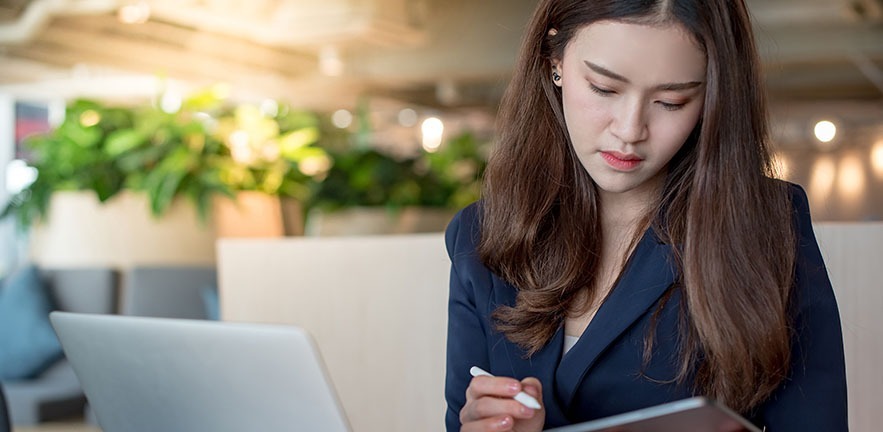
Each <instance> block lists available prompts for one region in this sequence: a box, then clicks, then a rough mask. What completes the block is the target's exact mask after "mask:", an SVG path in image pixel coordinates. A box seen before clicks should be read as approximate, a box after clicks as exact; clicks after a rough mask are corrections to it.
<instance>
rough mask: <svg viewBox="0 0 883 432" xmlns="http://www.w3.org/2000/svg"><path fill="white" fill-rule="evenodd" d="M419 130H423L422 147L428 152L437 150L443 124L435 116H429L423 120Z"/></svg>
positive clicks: (442, 132)
mask: <svg viewBox="0 0 883 432" xmlns="http://www.w3.org/2000/svg"><path fill="white" fill-rule="evenodd" d="M421 130H422V131H423V148H424V149H425V150H426V151H428V152H430V153H431V152H435V151H436V150H438V148H439V147H440V146H441V141H442V135H443V134H444V131H445V124H444V123H442V121H441V120H440V119H438V118H436V117H430V118H428V119H426V120H423V125H422V126H421Z"/></svg>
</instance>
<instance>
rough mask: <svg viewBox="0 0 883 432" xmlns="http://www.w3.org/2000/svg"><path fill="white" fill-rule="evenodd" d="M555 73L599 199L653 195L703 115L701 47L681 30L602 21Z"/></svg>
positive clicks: (585, 32) (578, 38) (575, 43)
mask: <svg viewBox="0 0 883 432" xmlns="http://www.w3.org/2000/svg"><path fill="white" fill-rule="evenodd" d="M553 68H554V70H555V71H557V72H558V73H559V74H560V75H561V79H560V80H559V81H555V84H556V85H558V86H559V87H561V91H562V97H563V105H564V106H563V110H564V118H565V121H566V122H567V130H568V133H569V134H570V139H571V142H572V143H573V147H574V150H575V151H576V154H577V157H578V158H579V160H580V162H581V163H582V165H583V167H585V169H586V171H587V172H588V173H589V176H591V177H592V179H593V180H594V181H595V183H596V184H597V185H598V187H599V188H600V190H601V193H602V196H604V195H607V194H623V193H629V194H637V195H636V196H641V195H643V194H644V193H651V192H652V191H654V190H655V188H656V187H657V186H658V185H659V184H661V181H662V180H663V178H664V176H665V172H666V170H665V168H666V166H667V165H668V163H669V161H671V159H672V157H673V156H674V155H675V153H677V152H678V150H680V148H681V146H683V145H684V141H686V139H687V137H688V136H689V135H690V132H691V131H692V130H693V127H694V126H696V123H697V122H698V119H699V116H700V113H701V112H702V106H703V104H704V99H705V69H706V59H705V53H704V52H703V51H702V49H701V48H700V47H699V46H698V45H697V44H696V43H695V42H694V41H693V39H692V38H691V37H690V36H689V35H688V33H687V32H686V30H684V29H683V28H682V27H681V26H679V25H666V26H661V27H657V26H648V25H638V24H627V23H623V22H617V21H602V22H597V23H594V24H590V25H588V26H586V27H584V28H583V29H581V30H580V31H579V32H577V33H576V35H575V36H574V37H573V39H572V40H571V41H570V42H569V43H568V45H567V47H566V48H565V50H564V55H563V58H562V59H560V60H558V61H555V62H554V63H553Z"/></svg>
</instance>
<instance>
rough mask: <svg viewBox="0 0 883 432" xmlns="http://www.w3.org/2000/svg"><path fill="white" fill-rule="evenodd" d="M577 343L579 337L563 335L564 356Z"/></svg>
mask: <svg viewBox="0 0 883 432" xmlns="http://www.w3.org/2000/svg"><path fill="white" fill-rule="evenodd" d="M577 341H579V336H568V335H564V354H567V352H568V351H570V349H571V348H573V346H574V345H576V343H577Z"/></svg>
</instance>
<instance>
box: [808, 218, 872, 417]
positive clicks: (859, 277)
mask: <svg viewBox="0 0 883 432" xmlns="http://www.w3.org/2000/svg"><path fill="white" fill-rule="evenodd" d="M815 232H816V237H817V239H818V241H819V246H820V247H821V250H822V256H823V257H824V258H825V264H826V265H827V266H828V275H829V276H830V277H831V283H832V284H833V285H834V292H835V294H836V295H837V302H838V305H839V306H840V319H841V321H842V326H843V345H844V347H845V350H846V375H847V381H848V384H849V426H850V430H851V431H853V432H872V431H878V430H880V428H881V426H880V425H881V424H883V410H881V409H880V407H881V401H883V369H881V366H880V365H883V223H859V224H856V223H817V224H815Z"/></svg>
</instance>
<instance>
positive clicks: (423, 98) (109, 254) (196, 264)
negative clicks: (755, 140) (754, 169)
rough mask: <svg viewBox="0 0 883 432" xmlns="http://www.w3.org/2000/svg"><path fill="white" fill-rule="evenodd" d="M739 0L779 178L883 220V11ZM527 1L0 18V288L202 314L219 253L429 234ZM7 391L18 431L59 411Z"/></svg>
mask: <svg viewBox="0 0 883 432" xmlns="http://www.w3.org/2000/svg"><path fill="white" fill-rule="evenodd" d="M748 4H749V7H750V11H751V13H752V15H753V19H754V24H755V27H756V28H755V30H756V36H757V39H758V43H759V47H760V51H761V55H762V60H763V67H764V72H765V79H766V87H767V91H768V93H769V95H770V97H771V114H772V117H771V120H772V132H773V133H772V144H773V146H774V149H775V157H776V163H777V168H778V172H779V177H781V178H783V179H786V180H789V181H792V182H796V183H799V184H801V185H802V186H803V187H804V188H806V190H807V192H808V194H809V198H810V203H811V206H812V212H813V217H814V219H815V220H816V221H819V222H843V223H846V222H853V223H861V222H870V221H880V220H881V219H883V0H748ZM535 5H536V2H535V1H527V0H480V1H465V0H322V1H316V0H249V1H244V0H144V1H135V0H0V212H2V218H0V280H3V278H4V277H6V276H8V275H11V274H14V273H13V270H15V269H20V268H23V267H25V266H27V265H29V264H34V265H37V266H39V267H40V268H42V269H44V270H45V269H50V270H51V271H54V270H52V269H62V270H63V271H73V273H63V274H62V275H61V276H58V275H57V273H51V274H50V275H49V276H46V277H48V278H49V279H51V280H52V281H54V282H52V283H54V284H55V285H64V284H63V283H60V282H58V281H64V280H73V281H74V282H71V283H72V284H74V285H77V284H85V285H89V286H94V285H96V284H95V283H94V282H92V279H83V278H84V277H85V276H83V274H84V273H77V272H76V269H80V270H82V269H86V270H83V271H88V272H92V273H89V274H90V275H91V276H89V277H92V278H95V277H98V278H104V279H101V280H104V281H105V282H106V285H108V287H110V288H108V290H109V291H108V292H111V291H113V292H117V291H116V288H115V287H116V286H117V285H126V289H127V290H130V291H128V294H126V297H124V299H123V301H122V303H121V304H122V307H118V303H119V302H118V301H117V300H118V298H117V297H116V295H115V294H114V295H109V296H104V297H101V299H103V300H102V301H104V300H108V299H109V300H108V301H109V303H108V304H109V306H108V307H107V311H108V312H120V313H131V314H135V313H142V312H137V311H138V310H139V309H138V308H137V307H135V306H127V305H130V303H131V302H135V301H136V300H131V302H130V299H132V298H135V297H136V296H134V295H133V294H132V292H137V287H139V286H142V287H143V286H146V287H148V289H147V291H150V292H153V293H156V292H159V291H157V290H158V289H159V288H161V287H164V286H168V285H169V284H173V283H177V282H181V283H184V282H182V281H189V282H187V284H188V289H190V290H191V292H192V293H194V294H193V295H192V296H191V297H192V298H193V304H194V305H196V306H195V307H196V309H201V308H202V303H201V300H200V298H199V296H200V295H202V294H204V293H203V292H202V291H204V290H203V288H206V287H207V286H209V285H217V281H216V272H215V265H216V262H217V251H216V245H217V244H218V243H217V241H218V239H221V238H232V239H234V240H238V239H255V238H260V239H278V238H283V237H292V236H298V237H300V236H312V237H332V236H361V235H379V234H401V233H415V232H416V233H421V232H439V231H441V230H443V229H444V227H445V225H446V223H447V222H448V220H450V217H451V216H452V215H453V214H454V212H456V210H457V209H459V208H462V207H463V206H465V205H467V204H469V203H470V202H472V201H474V200H476V199H477V198H478V197H479V191H480V184H481V175H482V171H483V169H484V165H485V160H486V157H487V154H488V151H489V149H490V148H491V147H492V146H493V142H494V120H495V116H496V112H497V108H498V104H499V101H500V98H501V96H502V93H503V91H504V89H505V87H506V85H507V82H508V80H509V78H510V74H511V70H512V68H513V65H514V62H515V57H516V54H517V49H518V45H519V42H520V39H521V35H522V31H523V28H524V26H525V24H526V23H527V20H528V19H529V16H530V14H531V12H532V11H533V9H534V7H535ZM835 225H837V224H835ZM843 225H844V226H845V225H847V224H843ZM849 225H854V224H849ZM862 225H864V226H868V225H869V224H862ZM867 238H869V239H870V238H871V237H867ZM868 241H869V242H870V241H872V240H868ZM231 244H235V243H231ZM875 247H878V246H875V245H872V246H870V247H868V248H867V249H866V250H872V249H873V248H875ZM231 260H232V259H231ZM234 261H235V260H234ZM158 267H162V268H161V269H158ZM72 269H73V270H72ZM145 269H146V270H145ZM95 272H98V273H95ZM181 272H188V273H186V275H185V273H181ZM445 272H446V269H445ZM118 274H122V275H123V276H121V278H122V279H121V280H123V282H124V283H119V282H120V279H119V278H118V277H117V276H118ZM444 274H446V273H444ZM53 275H55V276H53ZM78 275H79V276H78ZM96 275H97V276H96ZM182 275H183V276H182ZM442 278H443V277H442ZM12 279H13V277H9V279H8V280H12ZM83 280H88V281H90V282H88V283H85V282H82V281H83ZM77 281H80V282H77ZM50 285H51V284H50ZM243 285H249V284H243ZM867 285H869V286H870V285H871V284H870V283H868V284H867ZM158 287H159V288H158ZM247 288H248V289H255V287H252V286H248V287H247ZM53 289H55V288H53ZM877 291H879V290H877ZM179 292H181V291H180V290H179ZM206 292H209V291H206ZM78 293H82V291H78ZM56 295H57V294H56ZM77 295H80V294H77ZM163 295H165V294H163ZM208 298H209V299H211V298H212V297H208ZM168 299H170V300H169V301H170V302H171V304H172V305H173V306H174V305H179V304H180V303H181V301H180V300H178V299H176V298H172V297H168ZM168 299H167V300H168ZM213 299H214V303H210V302H209V303H207V304H213V305H214V306H213V307H214V309H212V310H211V311H214V313H217V295H216V294H215V295H214V297H213ZM56 300H57V299H56ZM151 301H153V300H151ZM438 303H439V304H444V300H443V299H442V300H439V302H438ZM131 304H135V303H131ZM857 304H859V305H873V304H876V303H873V302H865V301H861V302H857ZM868 307H869V308H870V307H872V306H868ZM873 307H877V306H873ZM207 310H208V309H207ZM44 312H45V311H44ZM167 312H168V311H167V310H163V311H162V315H160V316H171V315H165V314H166V313H167ZM202 312H203V311H201V310H200V311H199V313H202ZM878 312H879V310H876V309H875V310H873V314H871V313H870V312H869V314H868V316H871V315H873V316H875V317H876V316H879V313H878ZM150 313H151V314H154V313H156V314H159V312H150ZM44 315H45V314H44ZM209 315H211V314H209ZM439 316H440V318H439V320H442V318H441V315H439ZM0 318H2V317H0ZM43 318H44V319H45V316H43ZM439 322H441V321H439ZM12 328H13V329H14V328H15V327H12ZM442 339H443V338H442ZM439 340H441V339H439ZM59 352H60V351H58V349H57V350H56V355H57V354H58V353H59ZM439 367H440V366H439ZM0 378H3V377H0ZM4 381H5V378H4ZM56 381H57V380H56ZM4 383H5V382H4ZM65 385H68V384H65ZM70 385H72V386H74V388H76V381H75V380H74V381H73V384H70ZM878 387H879V386H878ZM7 388H8V389H10V390H11V391H10V393H12V394H13V395H12V398H13V399H14V400H19V401H23V400H26V401H28V402H27V404H25V402H21V405H20V406H21V407H27V409H23V408H17V410H18V411H17V412H18V414H17V415H18V416H19V417H18V420H17V423H19V424H29V423H39V422H41V421H44V420H45V419H46V417H45V416H38V415H33V416H30V417H27V418H26V417H24V415H25V414H27V413H29V412H31V411H27V410H31V409H32V407H39V406H43V405H41V404H44V405H45V404H50V405H51V404H52V403H55V402H52V401H54V400H55V399H52V398H55V397H56V393H51V397H49V396H39V397H35V396H32V395H34V394H36V393H33V392H31V390H27V389H19V390H15V389H14V388H10V387H7ZM46 394H47V395H48V394H50V393H46ZM22 395H24V396H22ZM64 397H67V396H64ZM77 397H78V398H79V399H75V400H74V402H75V403H74V404H73V406H74V412H75V413H82V407H83V403H84V399H82V396H81V395H80V396H77ZM16 398H18V399H16ZM866 399H867V400H874V399H873V398H866ZM68 400H69V399H68ZM47 401H48V402H47ZM77 401H78V402H77ZM77 403H78V404H79V405H77ZM56 405H57V404H56ZM33 409H34V410H36V411H33V412H42V411H40V409H42V408H39V409H38V408H33ZM23 412H24V414H22V413H23ZM14 414H15V413H14ZM77 415H80V414H77ZM86 416H87V420H89V419H88V412H87V414H86ZM22 430H25V429H22ZM65 430H66V429H65ZM87 430H91V429H87Z"/></svg>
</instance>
